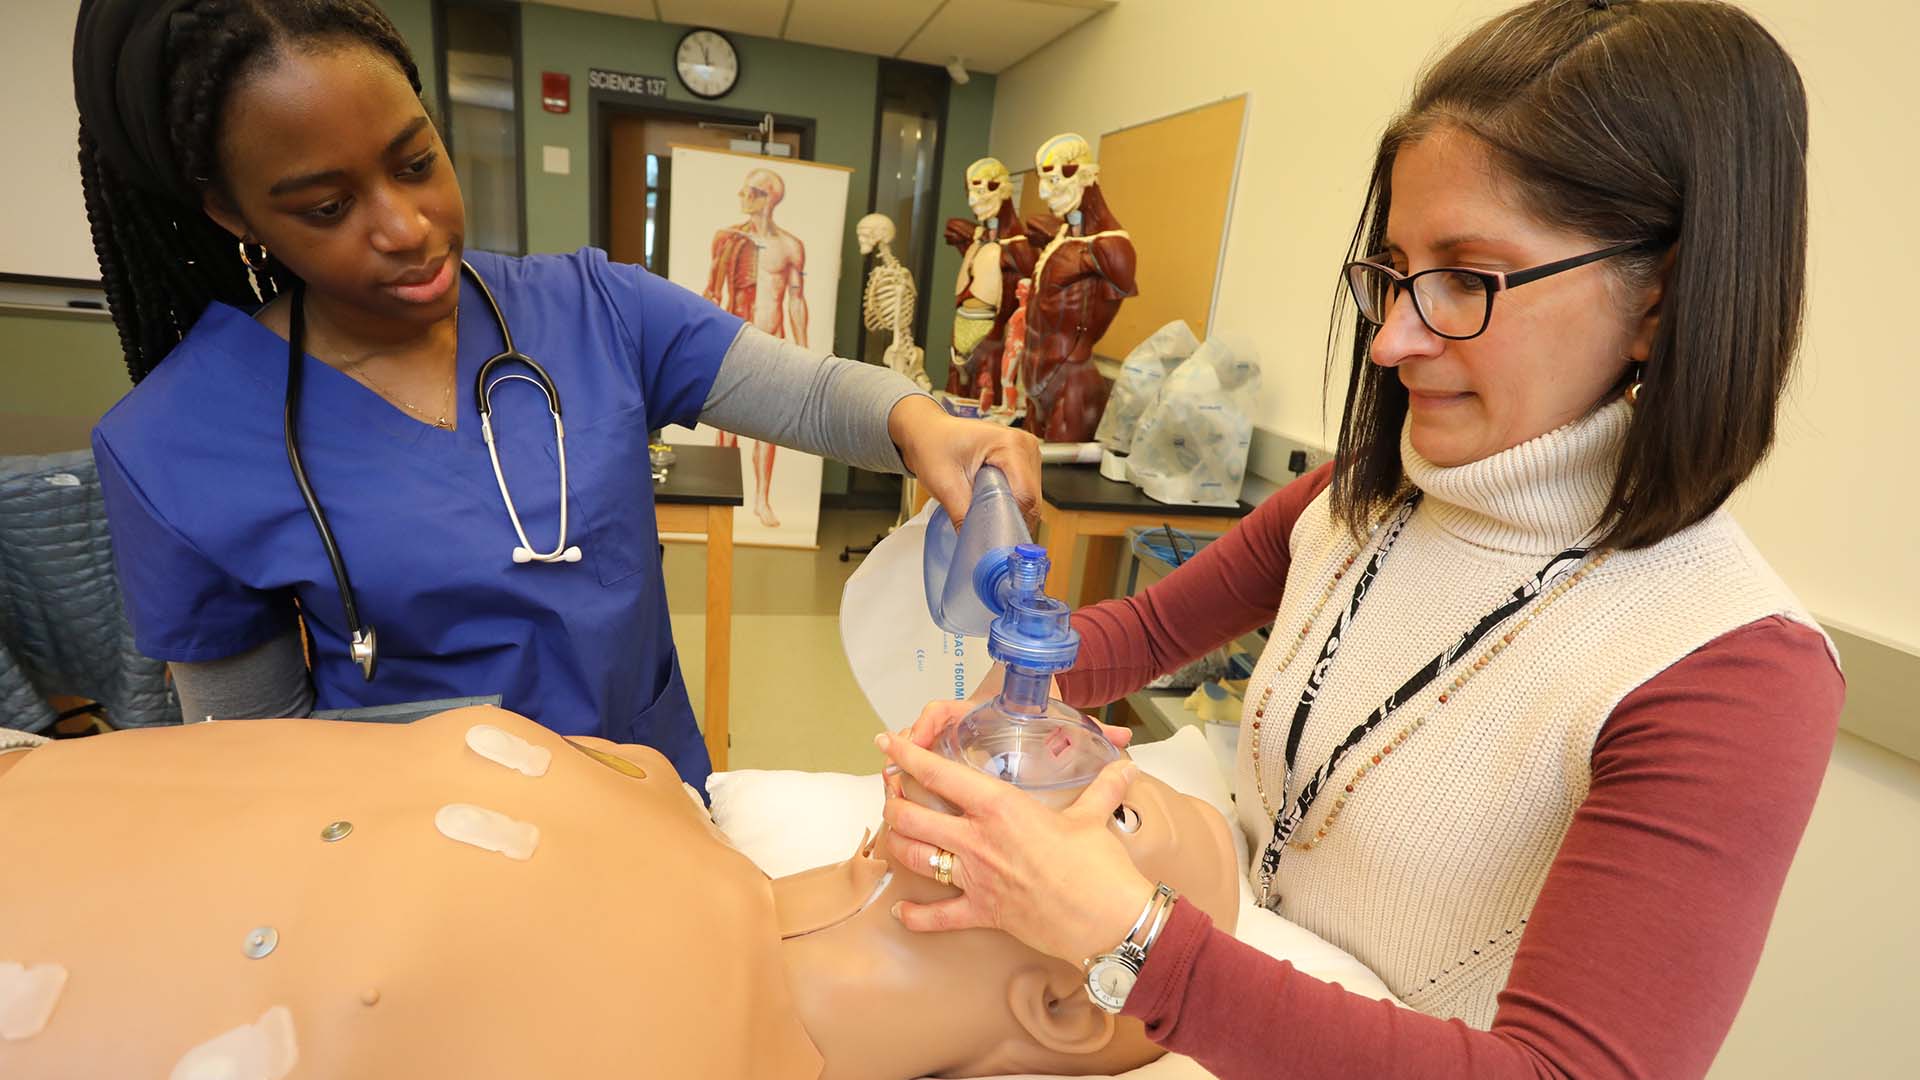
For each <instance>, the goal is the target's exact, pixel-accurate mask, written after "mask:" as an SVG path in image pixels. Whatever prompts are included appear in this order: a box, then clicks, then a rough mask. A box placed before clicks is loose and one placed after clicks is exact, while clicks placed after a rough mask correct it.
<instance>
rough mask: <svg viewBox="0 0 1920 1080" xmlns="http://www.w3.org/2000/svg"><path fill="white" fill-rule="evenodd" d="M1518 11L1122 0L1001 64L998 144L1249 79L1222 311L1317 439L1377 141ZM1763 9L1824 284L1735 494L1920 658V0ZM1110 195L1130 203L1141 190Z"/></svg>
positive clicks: (1807, 0) (1180, 104)
mask: <svg viewBox="0 0 1920 1080" xmlns="http://www.w3.org/2000/svg"><path fill="white" fill-rule="evenodd" d="M1506 6H1507V5H1506V4H1504V3H1501V2H1498V0H1455V2H1451V3H1440V4H1434V3H1423V2H1419V0H1380V2H1376V3H1365V4H1279V3H1273V2H1271V0H1207V2H1205V3H1199V4H1193V3H1177V2H1175V0H1128V2H1127V3H1123V4H1120V5H1118V6H1116V7H1115V8H1113V9H1112V10H1111V11H1109V12H1107V13H1106V14H1104V15H1101V16H1099V17H1097V18H1095V19H1092V20H1090V21H1089V22H1088V23H1087V24H1085V25H1084V26H1083V27H1081V28H1080V29H1078V30H1075V31H1074V32H1072V33H1070V34H1068V35H1066V36H1065V37H1063V38H1061V39H1060V40H1059V41H1057V42H1054V43H1053V44H1052V45H1050V46H1048V47H1047V48H1045V49H1043V50H1041V51H1040V52H1039V53H1037V54H1035V55H1034V56H1033V57H1031V58H1029V59H1028V60H1026V61H1024V62H1022V63H1021V64H1019V65H1017V66H1015V67H1014V68H1012V69H1011V70H1009V71H1007V72H1005V73H1003V74H1002V75H1001V78H1000V85H999V92H998V95H997V98H996V100H995V107H994V126H993V137H992V140H991V146H992V149H993V153H994V154H995V155H996V156H998V157H1000V158H1002V159H1003V160H1005V161H1007V162H1009V163H1012V164H1013V165H1014V167H1015V168H1018V167H1019V163H1024V162H1027V161H1031V160H1032V154H1033V150H1034V148H1035V147H1037V146H1039V145H1040V143H1041V142H1042V141H1043V140H1045V139H1046V138H1047V136H1049V135H1052V134H1054V133H1056V132H1059V131H1066V130H1077V131H1080V132H1081V133H1083V134H1085V135H1087V136H1088V137H1089V138H1097V137H1098V136H1099V135H1100V133H1102V132H1106V131H1112V130H1114V129H1115V128H1118V127H1122V126H1124V125H1128V124H1134V123H1139V122H1141V121H1144V120H1149V119H1153V118H1155V117H1158V116H1163V115H1166V114H1167V113H1171V112H1175V111H1178V110H1180V109H1185V108H1189V107H1192V106H1194V105H1199V104H1202V103H1205V102H1208V101H1213V100H1216V99H1218V98H1221V97H1225V96H1228V95H1231V94H1238V93H1242V92H1249V93H1250V94H1251V98H1252V100H1251V110H1250V116H1249V121H1248V127H1247V145H1246V148H1245V151H1244V156H1243V159H1242V163H1241V171H1240V181H1239V188H1238V193H1237V195H1236V199H1235V204H1234V210H1233V219H1232V224H1231V227H1230V230H1229V238H1228V241H1227V251H1226V259H1225V263H1224V274H1223V277H1222V279H1221V282H1220V290H1219V296H1218V300H1217V311H1216V320H1217V325H1218V326H1219V327H1220V328H1221V329H1231V330H1236V331H1240V332H1244V333H1248V334H1251V335H1253V336H1254V338H1255V339H1256V340H1257V342H1258V343H1259V345H1260V348H1261V351H1262V355H1263V357H1264V359H1265V362H1266V367H1267V380H1266V387H1265V390H1264V393H1263V398H1262V402H1261V413H1260V416H1259V420H1258V422H1259V424H1260V426H1262V427H1264V428H1267V429H1268V430H1271V431H1273V432H1275V433H1278V434H1281V435H1284V436H1288V437H1291V438H1294V439H1298V440H1300V441H1302V442H1307V443H1310V444H1316V445H1323V446H1324V445H1326V444H1327V443H1328V442H1329V441H1330V438H1331V434H1332V429H1331V428H1329V427H1328V426H1327V425H1325V424H1324V423H1323V413H1322V409H1321V402H1320V396H1319V393H1318V387H1319V386H1320V374H1321V364H1322V362H1323V360H1324V358H1325V353H1326V346H1325V341H1326V330H1327V309H1328V304H1329V301H1330V299H1331V296H1332V290H1333V285H1334V278H1335V268H1336V266H1337V264H1338V262H1339V260H1340V259H1341V258H1342V256H1343V255H1344V254H1345V252H1346V246H1347V238H1348V235H1349V234H1350V232H1351V230H1352V228H1353V224H1354V219H1355V217H1356V215H1357V213H1358V210H1359V204H1360V199H1361V196H1362V195H1363V194H1364V185H1365V181H1366V170H1367V165H1368V162H1369V161H1370V160H1371V152H1372V148H1373V144H1374V141H1375V139H1376V138H1377V137H1378V135H1379V132H1380V129H1381V128H1382V127H1383V126H1384V125H1385V123H1386V121H1387V119H1388V117H1389V116H1391V115H1392V113H1393V112H1394V110H1395V109H1396V108H1397V107H1398V106H1399V105H1400V104H1401V103H1402V102H1403V100H1404V98H1405V96H1406V94H1407V92H1408V91H1409V89H1410V88H1411V84H1412V80H1413V76H1414V74H1415V72H1416V70H1417V69H1418V68H1419V66H1420V64H1421V63H1422V61H1423V60H1425V59H1427V58H1429V57H1431V56H1432V55H1433V54H1434V53H1435V52H1436V50H1438V49H1439V48H1440V47H1441V46H1442V44H1443V43H1444V42H1446V41H1448V40H1451V39H1452V38H1453V37H1456V36H1458V35H1459V34H1460V33H1462V32H1464V31H1465V30H1466V29H1467V28H1468V27H1470V26H1472V25H1473V24H1474V23H1475V22H1476V21H1478V20H1479V19H1481V18H1483V17H1485V16H1486V15H1488V14H1490V13H1492V12H1495V11H1499V10H1501V9H1503V8H1504V7H1506ZM1748 7H1749V9H1750V10H1752V11H1754V12H1755V13H1756V14H1757V15H1758V16H1759V17H1760V18H1761V20H1762V21H1763V22H1765V23H1766V25H1767V26H1768V27H1769V28H1770V29H1771V30H1773V32H1774V33H1775V34H1776V35H1778V36H1779V37H1780V39H1781V41H1782V42H1783V43H1784V44H1785V45H1786V47H1787V48H1788V49H1789V50H1790V51H1791V52H1792V53H1793V54H1794V56H1795V58H1796V59H1797V60H1798V61H1799V63H1800V66H1801V70H1802V73H1803V75H1804V77H1805V79H1806V81H1807V84H1808V87H1809V93H1810V97H1811V106H1812V113H1813V115H1812V143H1813V153H1812V162H1811V170H1812V174H1813V206H1812V214H1813V236H1814V240H1813V253H1812V254H1813V280H1812V292H1811V307H1810V312H1809V321H1808V325H1807V331H1808V333H1807V344H1806V349H1805V351H1804V353H1803V359H1804V366H1803V368H1802V372H1801V375H1800V378H1799V380H1798V382H1797V384H1796V386H1795V387H1794V391H1793V394H1792V396H1791V398H1790V400H1789V401H1788V403H1787V405H1786V408H1785V409H1784V410H1783V413H1782V420H1783V423H1782V438H1781V441H1780V445H1779V448H1778V450H1777V452H1776V454H1775V457H1774V459H1773V461H1772V462H1771V463H1770V464H1769V466H1768V467H1767V468H1766V469H1765V470H1764V471H1763V473H1762V474H1761V475H1760V476H1758V477H1757V478H1756V479H1755V480H1754V482H1753V483H1751V484H1750V485H1748V487H1747V489H1746V490H1745V491H1744V492H1743V493H1742V494H1741V495H1740V497H1739V498H1738V499H1737V501H1736V504H1735V509H1736V511H1737V512H1738V514H1739V517H1740V520H1741V522H1742V523H1743V524H1744V525H1745V526H1746V527H1747V529H1748V530H1749V531H1750V532H1751V533H1752V535H1753V538H1754V540H1755V541H1756V542H1757V543H1758V544H1759V545H1760V547H1761V549H1762V550H1763V551H1764V552H1765V553H1766V555H1767V557H1768V558H1769V559H1770V560H1772V562H1773V563H1774V565H1775V566H1776V567H1777V568H1778V569H1779V570H1780V571H1781V573H1782V574H1784V575H1785V576H1786V578H1787V580H1788V581H1790V582H1791V583H1792V584H1793V585H1794V587H1795V588H1796V589H1797V590H1799V592H1800V595H1801V597H1802V598H1803V599H1804V600H1805V601H1806V602H1807V604H1808V605H1809V606H1810V607H1812V608H1813V610H1814V611H1815V612H1816V613H1817V614H1818V615H1820V616H1821V618H1823V619H1827V620H1831V621H1835V622H1838V623H1841V624H1843V625H1846V626H1849V627H1852V628H1855V629H1858V630H1864V631H1866V632H1868V633H1871V634H1874V635H1877V636H1879V637H1881V638H1883V639H1886V640H1889V641H1891V642H1892V643H1894V644H1896V645H1899V646H1901V647H1903V648H1905V649H1907V650H1908V651H1910V652H1915V653H1920V572H1916V571H1915V570H1914V569H1913V568H1912V565H1911V563H1910V562H1908V561H1907V560H1908V559H1909V558H1910V556H1911V554H1912V552H1913V550H1914V547H1915V543H1916V542H1915V540H1914V535H1915V534H1916V533H1917V532H1920V508H1917V507H1916V505H1915V503H1914V502H1913V500H1911V499H1908V498H1904V497H1902V494H1901V493H1902V491H1903V490H1904V489H1910V488H1911V487H1912V481H1911V480H1910V479H1908V478H1907V476H1906V474H1905V470H1904V469H1902V471H1901V472H1900V473H1896V472H1895V467H1896V463H1902V462H1903V461H1904V457H1905V454H1904V449H1905V443H1904V439H1903V436H1904V435H1905V434H1906V431H1907V429H1908V428H1909V427H1910V426H1911V420H1910V418H1912V417H1915V416H1916V415H1920V361H1916V360H1915V359H1914V356H1913V348H1912V345H1911V343H1910V342H1909V341H1906V340H1905V338H1904V336H1903V335H1900V334H1899V333H1898V332H1897V330H1896V329H1895V328H1896V327H1897V326H1898V325H1899V324H1898V323H1897V322H1892V321H1890V320H1889V319H1888V316H1891V315H1893V314H1894V313H1897V312H1900V311H1903V310H1911V309H1912V307H1913V304H1914V302H1915V301H1914V299H1913V295H1912V292H1911V290H1910V287H1909V286H1908V284H1906V282H1905V280H1904V278H1903V277H1902V276H1901V275H1903V274H1904V272H1905V271H1904V268H1905V260H1906V258H1907V255H1908V253H1911V252H1915V251H1920V215H1916V214H1914V213H1913V212H1912V210H1911V202H1910V197H1909V196H1908V195H1906V194H1905V193H1904V192H1903V191H1902V188H1904V187H1909V186H1911V178H1912V176H1913V174H1914V172H1915V170H1916V169H1920V150H1916V148H1915V145H1914V142H1913V140H1912V139H1911V138H1909V137H1907V135H1906V134H1902V133H1904V132H1910V131H1911V124H1912V119H1911V118H1912V117H1913V116H1914V115H1916V114H1920V90H1916V89H1915V85H1914V83H1913V81H1912V80H1911V79H1910V78H1909V77H1908V72H1909V68H1910V67H1911V61H1910V59H1909V58H1908V56H1907V55H1906V54H1907V52H1908V51H1909V50H1910V46H1911V43H1912V42H1913V41H1915V40H1920V5H1912V4H1909V3H1906V2H1904V0H1898V2H1896V0H1848V2H1847V3H1842V4H1835V3H1827V2H1823V0H1755V2H1753V3H1750V4H1749V5H1748ZM1168 167H1169V168H1178V167H1179V162H1177V161H1173V162H1168ZM1115 209H1116V211H1117V212H1118V213H1119V215H1120V218H1121V220H1122V222H1124V221H1125V220H1126V210H1127V208H1126V207H1124V206H1120V207H1116V208H1115ZM1889 260H1890V261H1889ZM1874 266H1879V267H1883V268H1884V269H1883V270H1881V271H1879V272H1875V271H1872V270H1870V269H1869V268H1870V267H1874ZM1889 331H1893V332H1891V333H1890V332H1889ZM1336 405H1337V402H1336ZM1335 415H1337V413H1336V414H1335ZM1903 421H1905V422H1904V423H1903ZM1841 553H1844V557H1837V556H1839V555H1841ZM1869 570H1871V572H1869Z"/></svg>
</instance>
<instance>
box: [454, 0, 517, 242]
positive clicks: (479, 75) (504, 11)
mask: <svg viewBox="0 0 1920 1080" xmlns="http://www.w3.org/2000/svg"><path fill="white" fill-rule="evenodd" d="M444 3H445V7H444V8H443V11H444V12H445V33H444V35H443V36H442V40H443V41H444V42H445V52H444V54H443V55H442V56H441V58H440V59H441V70H442V71H443V72H445V73H446V80H447V83H446V93H445V96H444V97H443V100H444V101H445V102H446V103H447V108H446V117H445V120H446V124H447V130H446V136H447V144H448V145H447V149H448V152H449V153H451V154H452V155H453V168H454V171H455V172H456V173H458V174H459V176H460V189H461V192H462V194H463V195H464V196H465V197H466V202H467V244H468V246H470V247H475V248H479V249H481V250H482V251H494V252H499V253H501V254H503V255H522V254H525V253H526V243H525V240H524V235H525V229H524V217H523V215H522V213H521V206H520V80H519V79H518V78H517V77H516V74H515V73H516V70H517V69H518V66H519V55H520V48H519V39H520V10H519V8H518V6H516V5H511V4H502V3H497V2H489V0H444Z"/></svg>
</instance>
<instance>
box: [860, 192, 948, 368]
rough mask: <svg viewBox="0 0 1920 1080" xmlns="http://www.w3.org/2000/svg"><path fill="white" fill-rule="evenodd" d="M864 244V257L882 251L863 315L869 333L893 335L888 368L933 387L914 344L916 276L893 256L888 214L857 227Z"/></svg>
mask: <svg viewBox="0 0 1920 1080" xmlns="http://www.w3.org/2000/svg"><path fill="white" fill-rule="evenodd" d="M853 234H854V237H855V238H856V239H858V240H859V241H860V254H862V255H871V254H873V253H874V252H876V251H878V252H879V253H880V257H879V258H878V259H877V260H875V262H874V266H873V272H872V273H871V274H868V275H867V293H866V297H865V303H864V304H863V305H862V308H861V311H862V314H863V315H864V316H865V318H866V326H867V329H868V330H869V331H873V332H875V333H878V332H880V331H886V332H887V333H888V334H890V335H891V340H890V341H889V342H888V344H887V351H886V353H885V355H884V357H883V359H884V360H885V361H886V365H887V366H888V367H890V368H892V369H893V370H895V371H897V372H899V373H900V374H902V375H905V376H906V377H907V378H909V379H912V380H913V381H914V383H915V385H917V386H919V387H920V389H922V390H930V389H932V388H933V384H932V383H931V382H929V381H928V380H927V365H926V353H925V351H924V350H922V349H921V348H920V346H918V345H915V344H914V343H913V305H914V300H915V299H916V294H915V293H914V289H913V273H912V271H910V270H908V269H907V268H906V267H905V266H902V265H901V264H900V260H899V259H897V258H894V255H893V247H892V244H893V219H892V218H889V217H887V215H885V214H868V215H867V216H866V217H863V218H861V219H860V221H859V222H858V223H857V224H856V225H854V227H853Z"/></svg>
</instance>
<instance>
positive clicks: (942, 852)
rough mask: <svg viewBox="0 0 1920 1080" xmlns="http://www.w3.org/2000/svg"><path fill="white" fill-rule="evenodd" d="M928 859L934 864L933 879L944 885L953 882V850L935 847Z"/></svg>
mask: <svg viewBox="0 0 1920 1080" xmlns="http://www.w3.org/2000/svg"><path fill="white" fill-rule="evenodd" d="M927 861H928V862H929V863H931V864H932V865H933V880H935V881H937V882H939V883H940V884H942V885H951V884H953V852H951V851H948V850H947V849H946V848H934V849H933V854H932V855H931V856H929V857H928V859H927Z"/></svg>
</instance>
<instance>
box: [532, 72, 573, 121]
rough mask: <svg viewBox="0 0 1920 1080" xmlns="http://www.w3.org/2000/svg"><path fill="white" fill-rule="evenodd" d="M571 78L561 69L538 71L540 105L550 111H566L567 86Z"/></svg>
mask: <svg viewBox="0 0 1920 1080" xmlns="http://www.w3.org/2000/svg"><path fill="white" fill-rule="evenodd" d="M572 82H573V80H572V78H571V77H570V76H569V75H567V74H566V73H565V72H562V71H543V72H541V73H540V107H541V108H543V109H545V110H547V111H548V112H550V113H563V112H566V111H567V107H568V98H569V94H570V90H569V87H570V86H571V84H572Z"/></svg>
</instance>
